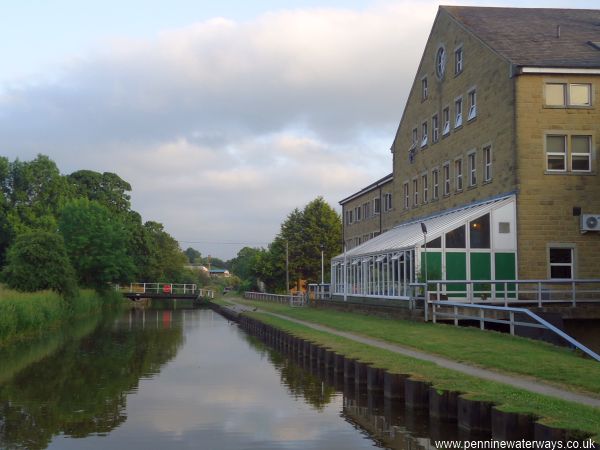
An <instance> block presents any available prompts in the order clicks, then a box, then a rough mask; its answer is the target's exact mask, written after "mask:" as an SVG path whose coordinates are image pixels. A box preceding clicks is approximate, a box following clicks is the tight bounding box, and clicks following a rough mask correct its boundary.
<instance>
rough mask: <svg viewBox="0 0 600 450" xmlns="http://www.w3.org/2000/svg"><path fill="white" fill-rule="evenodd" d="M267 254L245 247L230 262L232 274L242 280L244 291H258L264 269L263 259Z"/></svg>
mask: <svg viewBox="0 0 600 450" xmlns="http://www.w3.org/2000/svg"><path fill="white" fill-rule="evenodd" d="M265 254H266V250H264V249H258V248H251V247H244V248H242V249H241V250H240V251H239V252H238V253H237V256H236V257H235V258H233V259H232V260H230V261H229V267H230V268H231V272H232V273H233V274H234V275H236V276H238V277H239V278H240V279H241V288H242V289H243V290H245V291H251V290H252V291H253V290H257V288H258V281H259V279H260V275H261V268H262V265H261V259H264V257H265V256H264V255H265Z"/></svg>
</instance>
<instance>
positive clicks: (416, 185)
mask: <svg viewBox="0 0 600 450" xmlns="http://www.w3.org/2000/svg"><path fill="white" fill-rule="evenodd" d="M418 205H419V180H418V179H416V178H414V179H413V206H418Z"/></svg>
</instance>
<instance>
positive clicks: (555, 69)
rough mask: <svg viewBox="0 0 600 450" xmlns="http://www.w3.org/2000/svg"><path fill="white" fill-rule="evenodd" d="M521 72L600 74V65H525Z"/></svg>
mask: <svg viewBox="0 0 600 450" xmlns="http://www.w3.org/2000/svg"><path fill="white" fill-rule="evenodd" d="M519 73H521V74H523V73H550V74H552V73H557V74H575V75H579V74H581V75H600V67H595V68H592V67H589V68H588V67H532V66H523V67H521V68H520V69H519Z"/></svg>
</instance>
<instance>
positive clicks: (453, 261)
mask: <svg viewBox="0 0 600 450" xmlns="http://www.w3.org/2000/svg"><path fill="white" fill-rule="evenodd" d="M466 279H467V255H466V253H464V252H459V253H455V252H447V253H446V280H466ZM448 291H459V292H461V291H462V293H460V294H453V297H465V294H464V292H465V291H466V286H465V285H464V284H449V285H448Z"/></svg>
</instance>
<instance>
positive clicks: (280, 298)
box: [244, 292, 306, 306]
mask: <svg viewBox="0 0 600 450" xmlns="http://www.w3.org/2000/svg"><path fill="white" fill-rule="evenodd" d="M244 298H246V299H248V300H262V301H267V302H273V303H281V304H289V305H290V306H305V305H306V298H305V296H304V294H302V293H299V294H290V295H281V294H267V293H266V292H244Z"/></svg>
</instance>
